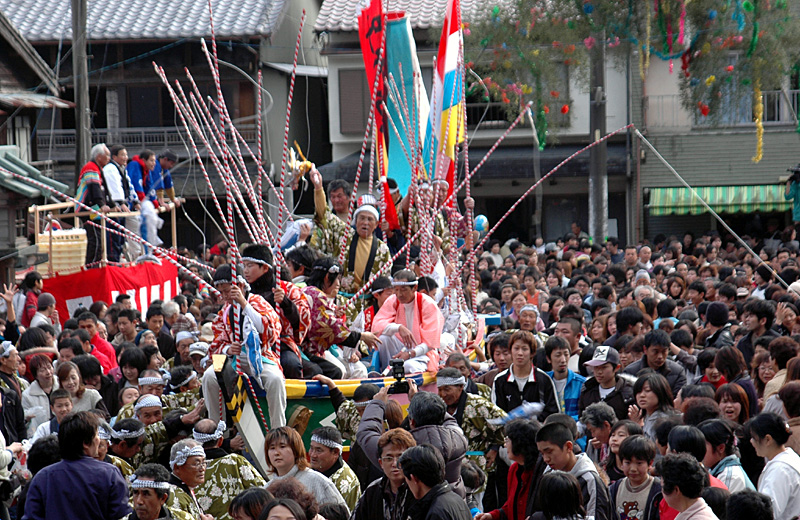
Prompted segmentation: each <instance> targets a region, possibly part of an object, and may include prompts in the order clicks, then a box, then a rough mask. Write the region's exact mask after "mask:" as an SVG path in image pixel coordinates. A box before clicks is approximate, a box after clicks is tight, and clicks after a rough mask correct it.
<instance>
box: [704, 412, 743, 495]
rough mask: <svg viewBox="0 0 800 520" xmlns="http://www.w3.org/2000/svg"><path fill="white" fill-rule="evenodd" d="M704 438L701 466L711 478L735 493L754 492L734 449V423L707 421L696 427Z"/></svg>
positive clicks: (722, 420) (716, 420)
mask: <svg viewBox="0 0 800 520" xmlns="http://www.w3.org/2000/svg"><path fill="white" fill-rule="evenodd" d="M697 427H698V428H699V429H700V431H701V432H703V436H704V437H705V438H706V456H705V458H704V459H703V465H704V466H705V467H706V468H708V471H709V472H710V473H711V475H712V476H714V477H717V478H718V479H719V480H720V481H722V483H723V484H725V485H726V486H727V487H728V491H730V492H731V493H736V492H737V491H743V490H745V489H753V490H755V488H756V487H755V486H754V485H753V483H752V482H751V481H750V479H749V478H748V476H747V473H745V471H744V468H743V467H742V462H741V460H739V453H738V451H737V449H736V427H737V425H736V423H734V422H731V421H729V420H727V419H707V420H705V421H703V422H701V423H700V424H699V425H698V426H697Z"/></svg>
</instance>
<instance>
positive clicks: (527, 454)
mask: <svg viewBox="0 0 800 520" xmlns="http://www.w3.org/2000/svg"><path fill="white" fill-rule="evenodd" d="M539 428H540V425H539V423H538V421H536V420H529V419H513V420H511V421H509V422H508V424H506V426H505V434H506V442H505V447H506V449H507V450H508V457H509V458H510V459H511V460H512V461H513V462H514V463H513V464H512V465H511V468H510V469H509V470H508V499H507V500H506V503H505V504H503V506H502V507H501V508H500V509H497V510H495V511H489V512H486V513H483V514H481V515H478V516H476V517H475V520H492V519H493V518H500V517H503V516H504V517H505V518H508V519H509V520H525V519H526V518H528V517H529V516H530V508H529V507H528V506H529V504H528V497H529V496H530V495H531V493H530V490H531V487H532V486H536V482H537V481H538V480H539V478H540V477H541V475H542V473H543V472H544V469H545V465H544V464H538V465H537V461H538V460H539V449H538V448H537V447H536V443H535V442H531V439H535V438H536V433H537V432H538V431H539ZM531 505H532V504H531Z"/></svg>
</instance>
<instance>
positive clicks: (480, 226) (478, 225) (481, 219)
mask: <svg viewBox="0 0 800 520" xmlns="http://www.w3.org/2000/svg"><path fill="white" fill-rule="evenodd" d="M475 231H478V232H480V233H481V234H483V233H486V232H487V231H489V219H488V218H486V215H477V216H476V217H475Z"/></svg>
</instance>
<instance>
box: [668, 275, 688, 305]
mask: <svg viewBox="0 0 800 520" xmlns="http://www.w3.org/2000/svg"><path fill="white" fill-rule="evenodd" d="M664 285H665V286H666V293H667V298H672V299H673V300H680V299H682V298H684V297H685V296H686V282H685V281H684V280H683V278H682V277H681V276H670V277H669V278H667V279H666V280H665V281H664Z"/></svg>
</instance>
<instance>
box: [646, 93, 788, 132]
mask: <svg viewBox="0 0 800 520" xmlns="http://www.w3.org/2000/svg"><path fill="white" fill-rule="evenodd" d="M762 99H763V101H764V125H767V126H780V125H797V117H796V116H797V114H798V109H799V108H800V90H766V91H764V92H763V93H762ZM644 116H645V124H646V125H647V128H649V129H669V128H686V129H688V128H691V127H698V128H706V127H710V126H713V125H715V124H716V125H719V126H728V127H735V126H749V125H752V124H753V98H752V96H742V97H737V98H735V99H733V98H732V97H731V98H729V101H728V103H726V107H725V110H724V112H721V115H720V117H719V118H717V119H716V120H715V119H714V118H709V117H702V116H701V115H700V114H699V113H698V112H697V111H694V112H693V113H689V112H687V111H686V110H685V109H684V107H683V105H682V104H681V99H680V95H678V94H668V95H660V96H647V97H646V98H645V99H644Z"/></svg>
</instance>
